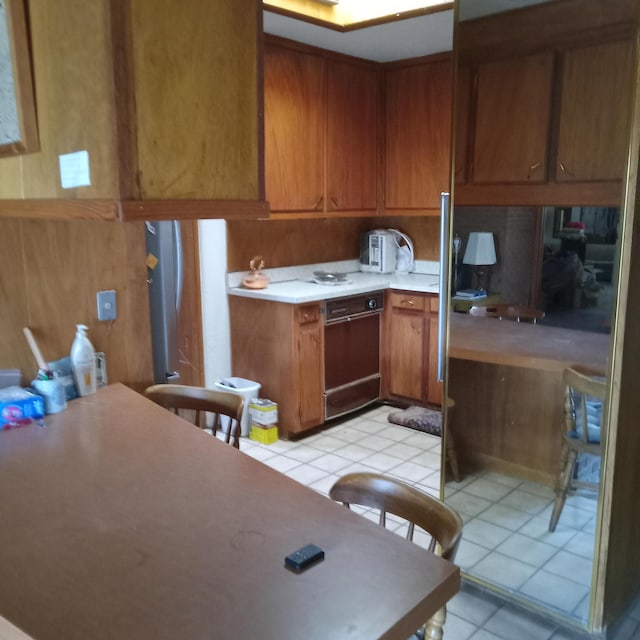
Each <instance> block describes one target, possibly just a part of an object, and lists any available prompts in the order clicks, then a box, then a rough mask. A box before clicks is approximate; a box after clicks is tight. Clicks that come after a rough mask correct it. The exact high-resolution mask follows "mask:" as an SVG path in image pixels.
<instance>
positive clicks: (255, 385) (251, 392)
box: [213, 376, 262, 436]
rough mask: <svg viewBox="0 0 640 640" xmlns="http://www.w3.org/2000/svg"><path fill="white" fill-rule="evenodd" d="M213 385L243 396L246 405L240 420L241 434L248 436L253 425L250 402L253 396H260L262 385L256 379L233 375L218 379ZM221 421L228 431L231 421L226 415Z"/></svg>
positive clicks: (221, 417) (224, 429) (220, 389)
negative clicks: (251, 422)
mask: <svg viewBox="0 0 640 640" xmlns="http://www.w3.org/2000/svg"><path fill="white" fill-rule="evenodd" d="M213 386H214V388H215V389H216V391H227V392H228V393H235V394H237V395H239V396H242V398H243V399H244V407H243V408H242V420H241V421H240V435H242V436H248V435H249V428H250V427H251V424H250V420H249V402H251V400H253V398H258V397H259V396H260V388H261V386H262V385H261V384H260V383H259V382H255V381H254V380H247V379H246V378H236V377H233V376H231V377H229V378H222V380H218V382H215V383H214V385H213ZM220 423H221V427H222V430H223V431H224V432H225V433H226V432H227V431H228V430H229V421H228V420H227V419H226V418H225V416H220Z"/></svg>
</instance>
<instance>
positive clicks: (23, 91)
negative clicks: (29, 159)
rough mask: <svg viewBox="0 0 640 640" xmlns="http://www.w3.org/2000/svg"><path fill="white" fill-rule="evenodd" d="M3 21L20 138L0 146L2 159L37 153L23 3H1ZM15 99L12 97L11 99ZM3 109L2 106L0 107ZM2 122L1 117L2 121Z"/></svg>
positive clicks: (1, 0) (17, 0) (2, 0)
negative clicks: (7, 42)
mask: <svg viewBox="0 0 640 640" xmlns="http://www.w3.org/2000/svg"><path fill="white" fill-rule="evenodd" d="M2 8H4V11H0V19H4V21H5V22H6V24H5V25H3V26H4V27H6V30H7V34H8V36H9V58H10V60H9V61H8V64H7V65H6V68H7V69H10V70H11V71H12V73H13V89H14V91H13V94H14V95H13V100H14V103H15V111H16V117H17V123H12V124H13V125H16V124H17V129H18V139H17V140H11V141H9V142H7V143H5V144H0V157H5V156H13V155H20V154H24V153H30V152H32V151H38V150H39V148H40V144H39V140H38V124H37V118H36V107H35V100H34V91H33V77H32V73H31V56H30V51H29V37H28V32H27V22H26V16H25V10H24V3H23V2H22V0H0V9H2ZM11 98H12V96H9V100H11ZM0 108H1V105H0ZM0 120H1V118H0Z"/></svg>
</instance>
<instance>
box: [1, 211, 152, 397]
mask: <svg viewBox="0 0 640 640" xmlns="http://www.w3.org/2000/svg"><path fill="white" fill-rule="evenodd" d="M0 237H2V239H3V243H2V244H3V260H2V268H1V269H0V368H2V369H13V368H17V369H20V370H21V371H22V372H23V382H24V383H28V382H29V381H30V380H31V379H32V378H33V376H34V375H35V373H36V372H37V366H36V363H35V361H34V358H33V356H32V355H31V351H30V350H29V347H28V345H27V342H26V340H25V338H24V336H23V333H22V328H23V327H27V326H28V327H30V328H31V330H32V331H33V334H34V336H35V338H36V340H37V342H38V344H39V346H40V349H41V351H42V353H43V356H44V358H45V360H55V359H57V358H61V357H63V356H66V355H69V352H70V350H71V343H72V342H73V338H74V335H75V325H76V324H79V323H84V324H86V325H88V327H89V338H90V340H91V342H92V343H93V345H94V347H95V349H96V351H104V352H105V354H106V359H107V374H108V377H109V382H123V383H125V384H127V385H130V386H132V387H134V388H136V389H143V388H144V387H145V386H146V385H148V384H150V383H151V382H152V380H153V374H152V366H151V338H150V330H149V303H148V294H147V285H146V277H147V273H146V266H145V239H144V225H143V223H126V224H114V223H112V222H111V223H109V222H94V221H69V222H57V221H56V222H53V221H38V220H22V221H21V220H0ZM105 289H115V290H116V292H117V294H116V295H117V311H118V317H117V319H116V320H114V321H113V322H99V321H98V320H97V309H96V292H97V291H101V290H105Z"/></svg>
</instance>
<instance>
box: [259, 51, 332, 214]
mask: <svg viewBox="0 0 640 640" xmlns="http://www.w3.org/2000/svg"><path fill="white" fill-rule="evenodd" d="M325 73H326V68H325V61H324V59H323V58H322V57H320V56H318V55H315V54H309V53H304V52H299V51H294V50H291V49H288V48H285V47H282V46H279V45H276V44H273V43H269V42H267V43H266V44H265V49H264V88H265V93H264V103H265V104H264V111H265V182H266V186H265V188H266V197H267V200H269V202H270V204H271V209H272V210H273V211H287V210H289V211H313V210H320V211H322V210H324V208H325V207H324V204H325V203H324V195H325V183H324V179H325V169H324V157H325V137H326V134H325V126H326V76H325Z"/></svg>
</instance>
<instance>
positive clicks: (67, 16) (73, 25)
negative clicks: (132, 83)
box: [21, 0, 119, 199]
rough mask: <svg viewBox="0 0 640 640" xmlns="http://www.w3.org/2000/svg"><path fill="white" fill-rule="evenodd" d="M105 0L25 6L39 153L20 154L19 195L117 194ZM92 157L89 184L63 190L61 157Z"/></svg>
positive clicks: (72, 196) (39, 1) (41, 1)
mask: <svg viewBox="0 0 640 640" xmlns="http://www.w3.org/2000/svg"><path fill="white" fill-rule="evenodd" d="M109 5H110V3H109V2H107V1H105V0H100V1H99V2H91V3H85V2H82V1H81V0H65V2H63V3H59V4H57V5H55V6H54V5H52V4H51V3H50V2H47V1H46V0H36V1H35V2H32V3H30V4H29V27H30V36H31V41H32V43H33V75H34V86H35V95H36V110H37V115H38V132H39V135H40V151H38V152H37V153H30V154H27V155H24V156H22V158H21V163H22V188H23V193H22V194H21V195H22V197H26V198H66V199H75V198H108V197H114V196H116V195H117V189H118V180H119V177H118V162H117V148H116V140H117V136H116V120H115V111H114V92H115V86H114V83H113V60H112V57H111V37H112V34H111V26H110V20H109V14H110V9H109ZM83 150H86V151H88V153H89V163H90V174H91V185H90V186H83V187H76V188H71V189H63V188H62V186H61V184H60V178H59V169H58V156H59V155H60V154H65V153H70V152H74V151H83Z"/></svg>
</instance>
